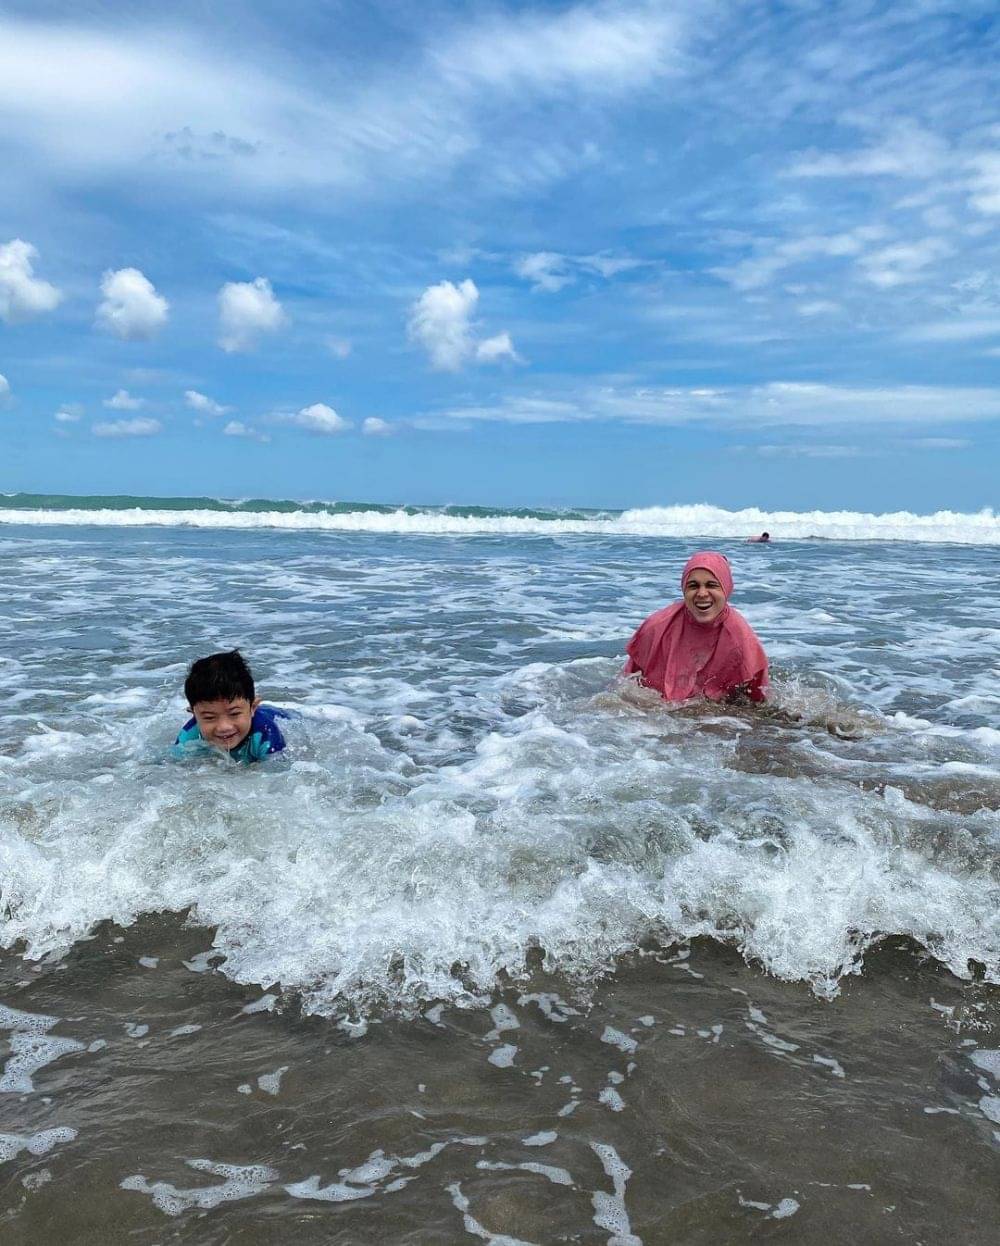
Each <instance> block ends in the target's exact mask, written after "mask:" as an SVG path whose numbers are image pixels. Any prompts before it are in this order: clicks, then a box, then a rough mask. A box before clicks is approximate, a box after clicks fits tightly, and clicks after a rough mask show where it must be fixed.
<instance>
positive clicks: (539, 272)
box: [514, 251, 574, 294]
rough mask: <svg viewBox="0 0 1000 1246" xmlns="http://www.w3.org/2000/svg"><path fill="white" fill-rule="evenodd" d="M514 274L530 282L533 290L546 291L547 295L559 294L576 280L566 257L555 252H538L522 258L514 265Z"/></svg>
mask: <svg viewBox="0 0 1000 1246" xmlns="http://www.w3.org/2000/svg"><path fill="white" fill-rule="evenodd" d="M514 272H515V273H517V275H518V276H519V277H523V278H524V280H525V281H530V282H531V288H532V289H533V290H544V291H545V292H546V293H547V294H556V293H558V291H560V290H561V289H562V288H563V286H568V285H570V283H571V282H572V281H573V280H574V277H573V274H572V273H571V272H570V271H569V263H568V261H567V258H566V256H565V255H558V254H556V252H555V251H536V252H534V254H532V255H525V256H522V257H521V259H519V260H517V262H516V263H515V264H514Z"/></svg>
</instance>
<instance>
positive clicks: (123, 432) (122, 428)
mask: <svg viewBox="0 0 1000 1246" xmlns="http://www.w3.org/2000/svg"><path fill="white" fill-rule="evenodd" d="M162 427H163V426H162V425H161V424H160V421H159V420H150V419H146V418H145V417H142V416H140V417H139V418H138V419H135V420H111V421H109V422H107V423H103V424H95V425H93V427H92V428H91V432H92V433H93V434H94V436H95V437H152V436H154V435H155V434H156V433H158V432H161V431H162Z"/></svg>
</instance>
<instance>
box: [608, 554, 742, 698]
mask: <svg viewBox="0 0 1000 1246" xmlns="http://www.w3.org/2000/svg"><path fill="white" fill-rule="evenodd" d="M696 567H703V568H704V569H705V570H706V571H711V573H712V575H714V576H715V578H716V579H717V580H718V581H719V583H720V584H721V585H722V589H723V592H724V593H725V594H726V607H725V609H724V610H723V611H722V613H721V614H720V615H719V617H718V618H716V619H713V620H712V622H711V623H701V622H699V621H698V620H697V619H696V618H695V617H694V616H693V615H692V614H691V612H690V610H688V608H687V606H686V605H685V604H684V602H683V601H677V602H674V604H673V605H672V606H666V607H664V609H662V610H657V611H656V613H655V614H651V615H650V616H649V618H648V619H647V620H646V621H645V622H644V623H641V624H640V625H639V629H638V631H637V632H636V633H635V635H634V636H633V637H632V639H631V640H630V641H629V642H628V644H627V645H626V646H625V649H626V652H627V653H628V661H627V662H626V663H625V671H624V673H625V674H626V675H632V674H635V673H636V672H638V673H639V674H640V675H641V676H642V682H643V683H644V684H646V685H647V686H648V687H650V688H655V689H656V691H657V692H659V693H661V694H662V695H663V696H664V697H665V698H666V700H668V701H686V700H687V699H688V697H697V696H703V697H708V698H709V699H710V700H712V701H720V700H721V699H722V698H723V697H725V696H726V695H728V694H729V693H730V692H732V691H733V690H734V689H736V688H740V687H743V686H744V685H745V686H746V688H747V692H748V694H749V696H750V699H751V700H752V701H763V700H764V699H765V698H766V696H767V654H766V653H765V652H764V650H763V649H762V648H761V644H760V641H759V640H758V639H757V637H756V635H755V633H754V630H753V628H752V627H751V626H750V624H749V623H748V622H747V621H746V619H745V618H744V617H743V615H742V614H740V613H739V611H738V610H734V609H733V608H732V606H730V605H729V598H730V596H731V595H732V591H733V573H732V571H731V570H730V569H729V560H728V559H727V558H726V557H725V556H724V555H723V554H718V553H716V552H715V551H714V550H700V551H699V552H698V553H697V554H692V555H691V557H690V558H689V559H688V560H687V562H686V563H685V564H684V571H683V572H682V574H681V591H682V592H683V589H684V585H685V584H686V583H687V578H688V575H689V574H690V573H691V572H692V571H693V570H694V569H695V568H696Z"/></svg>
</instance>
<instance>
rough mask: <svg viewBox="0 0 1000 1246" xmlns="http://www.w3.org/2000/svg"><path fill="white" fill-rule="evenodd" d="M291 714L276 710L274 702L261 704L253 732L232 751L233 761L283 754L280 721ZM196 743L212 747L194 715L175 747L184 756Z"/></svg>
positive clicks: (183, 728)
mask: <svg viewBox="0 0 1000 1246" xmlns="http://www.w3.org/2000/svg"><path fill="white" fill-rule="evenodd" d="M290 717H291V715H290V714H288V713H287V712H286V711H285V710H279V709H276V708H275V707H274V706H273V705H258V706H257V708H256V709H255V710H254V712H253V717H252V718H251V719H250V730H249V732H248V733H247V734H246V735H245V736H244V737H243V739H242V740H241V741H240V742H239V744H237V745H236V747H235V748H231V749H230V750H229V756H230V757H231V758H232V759H233V761H238V762H243V763H244V764H246V765H249V764H250V762H253V761H260V760H261V758H263V757H268V756H269V755H270V754H271V753H280V752H281V750H282V749H283V748H284V747H285V737H284V736H283V735H282V734H281V728H280V727H279V726H278V723H277V721H276V720H277V719H279V718H290ZM193 744H203V746H204V747H205V748H209V747H211V746H210V745H207V744H204V740H203V737H202V734H201V729H200V728H199V726H198V723H197V722H196V721H195V719H193V718H192V719H189V721H188V722H186V723H185V724H184V726H183V727H181V729H180V731H179V732H178V735H177V739H176V741H175V743H174V747H175V748H176V749H177V751H178V752H179V753H181V754H182V755H183V754H186V753H187V752H188V751H189V749H188V748H186V747H185V745H188V746H190V745H193Z"/></svg>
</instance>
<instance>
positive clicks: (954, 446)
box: [909, 437, 972, 450]
mask: <svg viewBox="0 0 1000 1246" xmlns="http://www.w3.org/2000/svg"><path fill="white" fill-rule="evenodd" d="M909 444H910V445H911V446H916V447H917V449H918V450H967V449H968V448H969V446H971V445H972V442H971V441H969V440H968V439H967V438H965V437H916V438H914V440H913V441H911V442H910V443H909Z"/></svg>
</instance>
